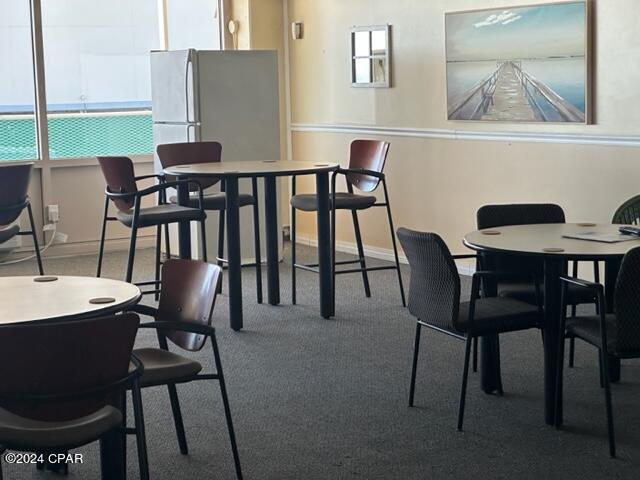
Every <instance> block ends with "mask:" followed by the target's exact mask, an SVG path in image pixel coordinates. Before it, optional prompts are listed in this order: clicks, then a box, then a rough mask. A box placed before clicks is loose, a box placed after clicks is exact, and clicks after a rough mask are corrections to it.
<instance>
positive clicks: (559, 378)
mask: <svg viewBox="0 0 640 480" xmlns="http://www.w3.org/2000/svg"><path fill="white" fill-rule="evenodd" d="M564 330H565V318H564V312H563V315H562V317H561V318H560V338H559V340H558V365H557V369H556V398H555V411H556V418H555V419H554V424H555V427H556V429H558V430H559V429H560V427H561V426H562V415H561V412H562V389H563V375H564V342H565V337H564Z"/></svg>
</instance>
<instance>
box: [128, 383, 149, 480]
mask: <svg viewBox="0 0 640 480" xmlns="http://www.w3.org/2000/svg"><path fill="white" fill-rule="evenodd" d="M131 396H132V397H133V416H134V422H135V426H136V444H137V448H138V464H139V467H140V479H141V480H149V460H148V458H147V438H146V434H145V430H144V415H143V412H142V395H141V393H140V385H138V382H137V381H136V382H134V384H133V388H132V389H131Z"/></svg>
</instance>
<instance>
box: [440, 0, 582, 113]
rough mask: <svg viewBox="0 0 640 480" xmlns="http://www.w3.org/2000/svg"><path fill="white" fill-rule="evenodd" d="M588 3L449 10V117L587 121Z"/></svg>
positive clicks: (447, 18) (446, 28) (447, 43)
mask: <svg viewBox="0 0 640 480" xmlns="http://www.w3.org/2000/svg"><path fill="white" fill-rule="evenodd" d="M589 8H590V2H589V1H588V0H583V1H569V2H556V3H545V4H540V5H528V6H518V7H512V8H509V7H507V8H494V9H487V10H473V11H465V12H451V13H446V14H445V37H446V59H447V115H448V119H449V120H472V121H473V120H475V121H490V122H527V123H538V122H539V123H582V124H586V123H590V120H591V118H590V117H591V115H590V108H591V106H590V103H591V102H590V83H591V82H590V76H591V66H590V41H591V34H590V21H589V17H590V15H589Z"/></svg>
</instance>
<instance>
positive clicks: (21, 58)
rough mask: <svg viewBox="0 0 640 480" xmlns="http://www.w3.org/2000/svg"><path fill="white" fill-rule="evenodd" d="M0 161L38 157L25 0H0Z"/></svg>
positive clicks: (28, 25) (26, 1) (28, 17)
mask: <svg viewBox="0 0 640 480" xmlns="http://www.w3.org/2000/svg"><path fill="white" fill-rule="evenodd" d="M0 9H2V10H1V11H2V14H1V15H0V59H1V61H2V74H1V75H0V161H4V160H32V159H36V158H38V151H37V142H36V122H35V113H34V112H35V108H34V106H35V93H34V85H33V57H32V53H31V24H30V12H29V1H28V0H0Z"/></svg>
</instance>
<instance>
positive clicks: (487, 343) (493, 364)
mask: <svg viewBox="0 0 640 480" xmlns="http://www.w3.org/2000/svg"><path fill="white" fill-rule="evenodd" d="M619 227H620V225H610V224H606V225H605V224H601V225H596V224H592V223H591V224H588V223H575V224H571V223H551V224H540V225H514V226H506V227H497V228H491V229H485V230H478V231H475V232H471V233H468V234H467V235H465V237H464V244H465V245H466V246H467V247H469V248H471V249H473V250H476V251H478V252H480V255H484V254H490V253H508V254H511V255H523V256H529V257H538V258H540V259H542V261H543V263H544V289H543V291H544V325H543V329H544V397H545V402H544V406H545V408H544V410H545V421H546V423H547V424H549V425H552V424H553V423H554V420H555V416H556V411H555V395H556V382H555V380H556V379H555V377H556V371H557V364H558V353H559V352H558V348H559V346H560V345H559V342H560V335H564V332H560V330H559V321H560V314H561V304H560V288H561V286H560V276H561V275H563V274H565V273H566V268H567V261H568V260H576V261H580V260H590V261H604V262H605V294H606V304H607V310H609V311H612V309H613V290H614V287H615V279H616V277H617V275H618V270H619V268H620V262H621V260H622V257H623V256H624V254H625V253H627V252H628V251H629V250H631V249H632V248H635V247H639V246H640V239H634V240H630V241H625V242H619V243H603V242H595V241H588V240H576V239H571V238H564V237H563V235H566V234H569V235H570V234H576V233H586V232H598V233H617V232H618V228H619ZM498 352H499V350H498V348H497V337H495V336H494V337H483V338H482V356H481V362H482V388H483V390H484V391H485V392H487V393H490V392H493V391H495V390H497V388H498V385H500V381H501V380H500V365H499V354H498ZM612 363H614V364H615V362H612ZM614 368H615V369H616V371H615V372H614V375H613V378H619V368H620V364H619V362H618V363H617V365H616V366H614ZM558 416H559V419H560V421H562V411H560V412H558Z"/></svg>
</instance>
